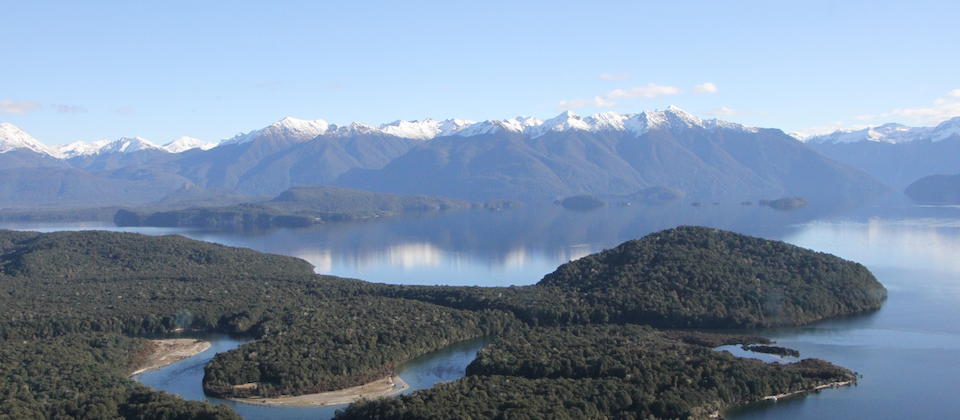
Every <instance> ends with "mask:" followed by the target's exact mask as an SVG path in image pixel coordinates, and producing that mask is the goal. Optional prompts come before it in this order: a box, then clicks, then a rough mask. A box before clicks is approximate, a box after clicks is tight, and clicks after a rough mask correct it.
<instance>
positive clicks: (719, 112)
mask: <svg viewBox="0 0 960 420" xmlns="http://www.w3.org/2000/svg"><path fill="white" fill-rule="evenodd" d="M743 113H744V112H743V111H738V110H736V109H733V108H730V107H725V106H721V107H720V108H714V109H711V110H709V111H707V115H713V116H717V117H721V116H730V115H743Z"/></svg>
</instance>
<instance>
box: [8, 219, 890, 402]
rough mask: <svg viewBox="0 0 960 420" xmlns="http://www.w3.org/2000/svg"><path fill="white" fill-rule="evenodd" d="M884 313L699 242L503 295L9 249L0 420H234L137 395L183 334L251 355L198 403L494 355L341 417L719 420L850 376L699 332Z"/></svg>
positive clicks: (276, 266) (871, 283) (78, 251)
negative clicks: (746, 352) (232, 337)
mask: <svg viewBox="0 0 960 420" xmlns="http://www.w3.org/2000/svg"><path fill="white" fill-rule="evenodd" d="M884 297H885V290H884V288H883V286H882V285H880V284H879V283H878V282H877V281H876V280H875V279H874V278H873V276H872V275H871V274H870V273H869V272H868V271H867V270H866V269H865V268H864V267H863V266H861V265H859V264H856V263H853V262H849V261H844V260H842V259H839V258H837V257H834V256H831V255H828V254H822V253H816V252H812V251H809V250H805V249H801V248H798V247H795V246H791V245H787V244H784V243H782V242H776V241H768V240H763V239H758V238H751V237H746V236H743V235H739V234H734V233H730V232H724V231H719V230H715V229H708V228H697V227H680V228H675V229H670V230H667V231H662V232H658V233H655V234H651V235H649V236H647V237H645V238H643V239H640V240H636V241H630V242H627V243H624V244H622V245H620V246H618V247H616V248H614V249H611V250H608V251H604V252H601V253H598V254H595V255H592V256H589V257H585V258H583V259H580V260H577V261H575V262H571V263H568V264H564V265H562V266H561V267H559V268H558V269H557V270H556V271H555V272H554V273H551V274H549V275H547V276H546V277H544V279H543V280H541V281H540V282H539V283H537V284H536V285H532V286H524V287H498V288H481V287H426V286H397V285H386V284H374V283H367V282H363V281H360V280H352V279H343V278H337V277H331V276H322V275H316V274H314V273H313V271H312V267H311V266H310V265H309V264H308V263H306V262H305V261H303V260H300V259H297V258H292V257H283V256H277V255H270V254H263V253H258V252H255V251H251V250H246V249H239V248H231V247H225V246H220V245H215V244H210V243H204V242H199V241H193V240H189V239H186V238H183V237H180V236H159V237H151V236H144V235H137V234H127V233H108V232H96V231H86V232H72V233H66V232H64V233H50V234H40V233H33V232H11V231H0V314H2V318H0V319H2V321H0V360H3V361H4V363H2V364H0V378H2V380H0V387H2V388H0V417H3V416H9V417H11V418H36V417H57V416H69V417H86V418H235V417H236V415H235V413H233V412H232V411H231V410H229V409H228V408H225V407H214V406H211V405H209V404H206V403H201V402H190V401H184V400H182V399H180V398H179V397H176V396H171V395H168V394H165V393H161V392H156V391H153V390H150V389H148V388H145V387H143V386H140V385H138V384H137V383H136V382H134V381H132V380H130V379H129V378H128V375H129V374H130V373H131V372H132V371H134V370H135V369H136V367H137V366H138V360H139V359H142V357H143V352H144V351H146V349H147V348H148V344H147V341H146V340H145V338H146V337H156V336H162V335H168V334H171V333H175V332H178V331H183V330H187V331H192V332H195V333H203V332H220V333H229V334H239V335H243V336H246V337H249V338H250V339H252V341H251V342H250V343H248V344H245V345H242V346H240V347H239V348H237V349H234V350H231V351H228V352H225V353H221V354H218V355H217V356H216V357H215V358H214V359H213V360H212V361H211V362H210V363H209V365H208V366H207V367H206V373H205V377H204V380H203V385H204V389H205V390H206V391H207V392H208V393H210V394H212V395H218V396H224V397H248V396H251V395H256V396H259V397H271V396H280V395H301V394H309V393H317V392H323V391H328V390H335V389H341V388H346V387H351V386H355V385H360V384H364V383H367V382H370V381H372V380H376V379H379V378H383V377H385V376H388V375H391V374H393V373H394V372H395V369H396V367H397V366H399V365H401V364H402V363H404V362H406V361H408V360H410V359H412V358H414V357H416V356H418V355H421V354H424V353H427V352H430V351H433V350H437V349H440V348H443V347H445V346H448V345H450V344H452V343H455V342H457V341H461V340H465V339H469V338H475V337H481V336H488V337H494V342H493V344H491V345H490V346H489V347H488V348H486V349H484V350H482V351H481V353H480V354H479V355H478V357H477V360H476V361H474V363H473V364H471V365H470V367H469V369H468V375H467V376H466V377H465V378H463V379H461V380H458V381H455V382H452V383H448V384H443V385H439V386H436V387H434V388H432V389H429V390H423V391H419V392H416V393H413V394H411V395H409V396H404V397H401V398H387V399H382V400H377V401H371V402H366V403H362V404H355V405H353V406H351V407H350V408H349V409H347V410H345V411H343V412H341V413H339V417H341V418H369V417H371V416H379V417H380V418H450V417H463V416H464V415H466V414H470V415H471V416H473V417H494V416H497V415H507V416H510V417H522V416H529V417H543V416H547V417H568V418H580V417H584V416H609V417H623V418H631V417H635V418H647V417H651V416H652V417H660V418H673V417H705V416H708V415H709V414H711V413H714V412H716V411H717V410H720V409H723V408H726V407H730V406H735V405H739V404H743V403H748V402H751V401H757V400H760V399H762V398H764V397H765V396H770V395H779V394H787V393H793V392H797V391H803V390H811V389H814V388H815V387H818V386H824V385H828V384H844V383H849V382H850V381H854V380H855V379H856V377H855V374H854V373H853V372H851V371H849V370H847V369H845V368H842V367H838V366H834V365H832V364H830V363H827V362H824V361H819V360H812V359H808V360H804V361H801V362H798V363H794V364H786V365H780V364H764V363H762V362H759V361H753V360H748V359H740V358H736V357H733V356H732V355H730V354H729V353H725V352H717V351H714V350H713V348H714V347H716V346H719V345H725V344H761V345H769V344H771V343H770V342H769V340H766V339H763V338H762V337H742V336H730V335H722V334H709V333H703V332H693V331H692V330H691V329H711V328H723V329H727V328H738V327H759V326H773V325H799V324H804V323H809V322H814V321H817V320H820V319H823V318H826V317H832V316H840V315H846V314H852V313H858V312H863V311H869V310H873V309H876V308H878V307H879V306H880V305H881V303H882V302H883V299H884ZM678 329H679V330H678Z"/></svg>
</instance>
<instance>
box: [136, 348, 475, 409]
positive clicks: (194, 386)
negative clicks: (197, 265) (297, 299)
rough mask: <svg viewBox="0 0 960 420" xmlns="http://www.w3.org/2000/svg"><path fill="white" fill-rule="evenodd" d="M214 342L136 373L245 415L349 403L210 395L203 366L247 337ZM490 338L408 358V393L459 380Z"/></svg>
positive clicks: (158, 385)
mask: <svg viewBox="0 0 960 420" xmlns="http://www.w3.org/2000/svg"><path fill="white" fill-rule="evenodd" d="M206 339H207V340H209V341H210V342H211V343H212V345H211V347H210V349H209V350H207V351H205V352H203V353H200V354H198V355H196V356H193V357H191V358H189V359H184V360H181V361H179V362H177V363H173V364H171V365H168V366H165V367H163V368H161V369H157V370H154V371H150V372H145V373H142V374H140V375H137V376H135V377H134V379H136V380H137V381H139V382H140V383H142V384H144V385H147V386H149V387H151V388H154V389H157V390H160V391H165V392H168V393H171V394H177V395H179V396H181V397H183V398H186V399H188V400H195V401H209V402H210V403H212V404H225V405H228V406H230V407H232V408H233V409H234V410H236V412H237V413H239V414H240V415H241V416H243V417H244V418H245V419H251V420H252V419H282V420H295V419H311V420H317V419H329V418H332V417H333V416H334V414H335V413H336V411H337V410H338V409H342V408H345V407H346V405H334V406H326V407H276V406H261V405H252V404H244V403H239V402H236V401H230V400H223V399H219V398H213V397H208V396H206V395H204V393H203V386H202V384H201V381H202V380H203V367H204V366H206V364H207V363H208V362H209V361H210V359H212V358H213V356H214V355H216V354H217V353H222V352H225V351H228V350H232V349H234V348H237V347H238V346H240V345H241V344H243V343H244V342H245V341H244V340H240V339H236V338H232V337H228V336H220V335H218V336H211V337H206ZM489 341H490V340H489V339H487V338H478V339H473V340H467V341H462V342H459V343H455V344H452V345H450V346H447V347H446V348H443V349H441V350H438V351H435V352H432V353H428V354H425V355H423V356H420V357H418V358H416V359H413V360H411V361H410V362H407V363H406V364H404V365H403V366H402V367H401V368H400V369H399V373H398V374H399V375H400V377H401V378H403V380H404V381H406V382H407V384H409V385H410V388H409V389H407V390H406V391H404V393H405V394H408V393H411V392H414V391H417V390H421V389H425V388H430V387H432V386H433V385H435V384H437V383H440V382H449V381H454V380H457V379H459V378H461V377H463V376H464V373H465V372H466V368H467V365H469V364H470V362H472V361H473V359H475V358H476V356H477V351H479V350H480V349H481V348H482V347H483V346H485V345H486V344H487V343H488V342H489Z"/></svg>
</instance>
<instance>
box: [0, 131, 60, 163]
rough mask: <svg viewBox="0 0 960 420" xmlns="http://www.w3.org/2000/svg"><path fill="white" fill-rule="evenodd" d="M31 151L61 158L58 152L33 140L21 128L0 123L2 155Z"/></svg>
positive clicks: (0, 151)
mask: <svg viewBox="0 0 960 420" xmlns="http://www.w3.org/2000/svg"><path fill="white" fill-rule="evenodd" d="M15 150H19V151H31V152H33V153H37V154H41V155H47V156H51V157H59V154H58V153H57V151H56V150H54V149H52V148H50V147H47V146H46V145H45V144H43V143H41V142H40V140H37V139H35V138H33V136H31V135H29V134H27V133H26V132H24V131H23V130H21V129H20V127H17V126H15V125H13V124H10V123H0V153H7V152H11V151H15Z"/></svg>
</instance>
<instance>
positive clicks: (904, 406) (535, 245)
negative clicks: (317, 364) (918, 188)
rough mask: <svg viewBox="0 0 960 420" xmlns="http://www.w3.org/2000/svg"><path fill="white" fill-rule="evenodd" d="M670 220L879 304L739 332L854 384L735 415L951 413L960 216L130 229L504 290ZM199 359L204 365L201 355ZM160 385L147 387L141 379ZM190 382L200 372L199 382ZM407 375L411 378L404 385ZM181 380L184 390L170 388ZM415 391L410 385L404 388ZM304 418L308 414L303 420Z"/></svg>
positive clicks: (658, 217)
mask: <svg viewBox="0 0 960 420" xmlns="http://www.w3.org/2000/svg"><path fill="white" fill-rule="evenodd" d="M677 225H704V226H712V227H717V228H721V229H727V230H732V231H736V232H740V233H745V234H749V235H754V236H760V237H765V238H769V239H778V240H783V241H786V242H790V243H793V244H796V245H799V246H803V247H806V248H811V249H814V250H818V251H824V252H829V253H833V254H836V255H838V256H841V257H844V258H847V259H851V260H854V261H857V262H860V263H863V264H864V265H866V266H867V267H868V268H869V269H870V270H871V271H872V272H873V273H874V274H875V275H876V276H877V278H878V279H879V280H880V282H881V283H883V284H884V285H885V286H886V287H887V289H888V291H889V297H888V300H887V302H886V303H885V304H884V307H883V308H882V309H881V310H879V311H877V312H875V313H871V314H867V315H862V316H858V317H853V318H845V319H837V320H831V321H826V322H821V323H817V324H814V325H811V326H806V327H800V328H785V329H766V330H758V331H748V332H751V333H757V334H761V335H764V336H767V337H770V338H773V339H774V340H776V341H778V342H779V343H780V344H781V345H784V346H786V347H791V348H794V349H797V350H799V351H800V353H801V356H802V357H803V358H808V357H816V358H821V359H825V360H828V361H831V362H834V363H837V364H839V365H842V366H845V367H849V368H851V369H853V370H855V371H857V372H859V373H860V374H861V375H862V379H861V380H860V383H859V384H858V385H857V386H855V387H847V388H840V389H833V390H825V391H822V392H820V393H817V394H811V395H808V396H805V397H798V398H787V399H781V400H780V401H778V402H776V403H759V404H755V405H753V406H750V407H745V408H741V409H737V410H733V411H731V412H728V413H726V416H727V417H728V418H733V419H757V418H778V419H818V420H819V419H821V418H845V417H858V418H907V417H910V418H931V417H935V418H942V417H946V416H950V415H952V413H956V412H958V411H960V399H957V398H955V397H954V396H955V395H958V394H960V381H956V380H955V378H957V377H960V363H957V361H956V356H957V355H958V354H960V324H958V323H957V322H956V320H958V319H960V210H958V209H957V208H950V207H921V206H910V205H904V204H894V205H884V206H873V207H865V208H859V209H854V210H846V211H826V210H822V209H814V208H804V209H799V210H796V211H790V212H781V211H776V210H772V209H769V208H765V207H757V206H741V205H739V204H736V205H725V204H722V203H721V204H719V205H712V204H706V205H704V206H701V207H693V206H689V205H683V204H675V205H667V206H660V207H608V208H601V209H598V210H595V211H592V212H573V211H567V210H564V209H562V208H559V207H557V206H546V207H530V208H522V209H517V210H510V211H503V212H490V211H464V212H454V213H448V214H442V215H436V216H429V217H427V216H424V217H404V218H396V219H389V220H380V221H375V222H361V223H352V222H351V223H335V224H327V225H320V226H315V227H311V228H306V229H278V230H269V231H245V232H215V231H202V230H183V229H156V228H135V229H117V228H110V229H111V230H130V231H137V232H142V233H147V234H167V233H180V234H183V235H186V236H189V237H192V238H195V239H201V240H206V241H211V242H217V243H222V244H226V245H231V246H242V247H249V248H253V249H257V250H261V251H266V252H273V253H278V254H285V255H291V256H296V257H300V258H304V259H306V260H307V261H310V262H311V263H312V264H313V265H314V266H315V267H316V271H317V272H318V273H324V274H333V275H339V276H345V277H355V278H361V279H364V280H368V281H375V282H386V283H396V284H449V285H481V286H506V285H524V284H532V283H535V282H537V281H538V280H539V279H540V278H541V277H543V275H544V274H547V273H549V272H551V271H553V270H554V269H555V268H556V266H557V265H559V264H562V263H564V262H567V261H569V260H571V259H575V258H578V257H581V256H583V255H587V254H589V253H592V252H596V251H600V250H603V249H606V248H611V247H613V246H615V245H617V244H619V243H620V242H623V241H625V240H628V239H634V238H639V237H641V236H643V235H646V234H648V233H650V232H654V231H657V230H661V229H666V228H670V227H674V226H677ZM6 227H8V228H17V229H31V230H43V231H50V230H74V229H90V228H104V227H103V226H97V225H93V224H71V225H49V224H47V225H23V224H20V225H8V226H6ZM216 343H217V344H216V345H217V346H218V347H219V350H218V349H214V351H210V352H207V353H204V354H202V355H200V356H197V357H196V358H193V359H189V360H187V361H184V362H181V363H178V364H176V365H171V366H170V367H168V368H166V369H165V370H161V371H156V372H151V373H148V374H145V375H143V377H142V379H141V380H142V381H144V383H147V384H148V385H151V386H154V387H155V388H158V389H164V390H167V391H170V392H174V393H178V394H180V395H183V396H184V397H186V398H190V399H201V398H205V397H203V395H202V392H200V391H199V389H200V388H199V387H200V376H202V366H203V364H204V363H205V360H208V359H209V357H212V355H213V353H214V352H215V351H223V350H224V349H227V348H231V347H230V346H235V345H237V344H238V343H237V342H236V341H235V340H233V341H231V339H228V338H221V339H218V340H217V341H216ZM466 346H467V347H466V348H456V347H455V348H452V349H448V350H447V351H446V352H440V353H438V354H435V355H429V356H426V357H425V358H421V359H418V360H417V361H414V362H411V363H409V364H408V365H407V366H405V369H406V370H405V371H402V372H401V376H402V377H404V379H405V380H407V382H410V383H411V385H413V388H423V387H429V386H431V385H432V384H433V383H435V382H438V381H444V380H451V379H455V378H456V377H459V376H461V375H462V374H463V368H464V367H465V366H466V364H468V363H469V362H470V360H471V359H472V358H473V354H475V352H476V349H478V348H479V346H480V344H477V343H468V344H467V345H466ZM204 358H206V359H204ZM151 374H153V375H156V376H157V377H158V378H159V379H158V380H157V381H154V382H151V379H148V375H151ZM198 375H199V376H198ZM409 378H416V379H409ZM178 381H183V382H178ZM411 381H413V382H416V384H414V383H413V382H411ZM231 404H234V407H236V408H239V409H240V410H241V413H242V414H243V415H244V416H245V417H247V418H277V417H280V418H318V417H329V415H331V414H332V412H333V411H332V410H333V409H330V408H324V409H316V408H312V409H291V408H275V407H259V406H250V405H243V404H235V403H231ZM311 410H312V411H311Z"/></svg>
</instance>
